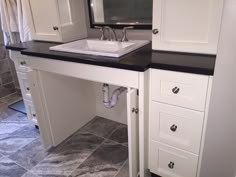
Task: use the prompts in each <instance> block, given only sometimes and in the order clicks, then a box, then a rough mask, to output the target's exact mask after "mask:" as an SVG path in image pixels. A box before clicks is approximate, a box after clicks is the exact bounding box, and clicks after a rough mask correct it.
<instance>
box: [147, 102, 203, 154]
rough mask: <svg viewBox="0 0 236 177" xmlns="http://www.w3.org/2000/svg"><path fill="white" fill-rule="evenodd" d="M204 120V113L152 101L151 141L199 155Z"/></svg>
mask: <svg viewBox="0 0 236 177" xmlns="http://www.w3.org/2000/svg"><path fill="white" fill-rule="evenodd" d="M203 119H204V113H203V112H198V111H193V110H189V109H184V108H180V107H176V106H170V105H166V104H161V103H158V102H153V101H152V103H151V107H150V136H151V139H152V140H155V141H159V142H162V143H166V144H168V145H171V146H174V147H177V148H180V149H183V150H186V151H189V152H192V153H195V154H199V150H200V142H201V136H202V128H203Z"/></svg>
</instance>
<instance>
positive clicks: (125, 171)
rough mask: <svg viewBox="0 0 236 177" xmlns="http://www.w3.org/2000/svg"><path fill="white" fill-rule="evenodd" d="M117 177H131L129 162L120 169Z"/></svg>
mask: <svg viewBox="0 0 236 177" xmlns="http://www.w3.org/2000/svg"><path fill="white" fill-rule="evenodd" d="M116 177H129V161H126V162H125V165H124V166H123V167H122V168H121V169H120V171H119V173H118V174H117V175H116Z"/></svg>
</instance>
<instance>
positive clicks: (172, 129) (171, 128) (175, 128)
mask: <svg viewBox="0 0 236 177" xmlns="http://www.w3.org/2000/svg"><path fill="white" fill-rule="evenodd" d="M177 128H178V126H177V125H175V124H174V125H172V126H171V127H170V130H171V131H172V132H176V130H177Z"/></svg>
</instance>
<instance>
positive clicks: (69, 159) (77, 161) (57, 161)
mask: <svg viewBox="0 0 236 177" xmlns="http://www.w3.org/2000/svg"><path fill="white" fill-rule="evenodd" d="M7 115H8V116H7ZM127 142H128V137H127V127H126V125H123V124H120V123H117V122H114V121H111V120H107V119H104V118H100V117H95V118H94V119H93V120H92V121H91V122H89V123H88V124H87V125H85V126H84V127H83V128H82V129H80V130H78V131H77V132H76V133H75V134H73V135H72V136H71V137H70V138H68V139H67V140H65V141H64V142H63V143H61V144H60V145H59V146H57V147H55V148H52V149H50V150H48V151H46V150H45V149H44V148H43V146H42V144H41V142H40V137H39V132H38V130H37V129H35V127H34V125H33V124H31V123H30V122H29V121H28V120H27V118H26V116H25V115H24V114H21V113H17V112H15V111H13V110H10V109H8V108H5V110H4V111H3V110H1V114H0V177H95V176H96V177H128V176H129V175H128V169H129V167H128V147H127Z"/></svg>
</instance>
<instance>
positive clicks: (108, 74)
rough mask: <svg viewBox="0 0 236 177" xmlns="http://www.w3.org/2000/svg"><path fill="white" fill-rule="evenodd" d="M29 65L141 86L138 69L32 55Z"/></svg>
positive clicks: (76, 76) (78, 76)
mask: <svg viewBox="0 0 236 177" xmlns="http://www.w3.org/2000/svg"><path fill="white" fill-rule="evenodd" d="M28 65H29V66H30V67H31V68H32V69H36V70H40V71H47V72H51V73H56V74H60V75H65V76H69V77H75V78H79V79H84V80H89V81H94V82H101V83H108V84H113V85H117V86H123V87H131V88H136V89H137V88H138V87H139V72H137V71H130V70H124V69H117V68H110V67H104V66H97V65H90V64H82V63H74V62H68V61H59V60H52V59H46V58H40V57H30V56H29V57H28ZM98 73H99V74H98Z"/></svg>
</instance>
